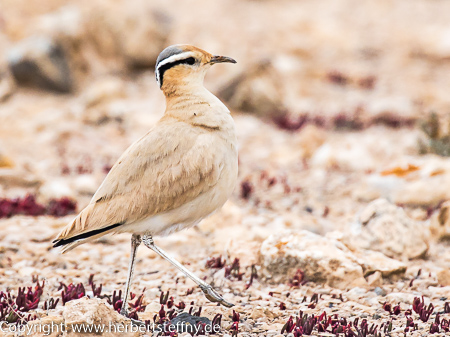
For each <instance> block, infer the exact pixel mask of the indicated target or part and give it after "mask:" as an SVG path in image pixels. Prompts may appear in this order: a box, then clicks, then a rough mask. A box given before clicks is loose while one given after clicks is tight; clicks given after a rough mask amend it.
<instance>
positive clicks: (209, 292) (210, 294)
mask: <svg viewBox="0 0 450 337" xmlns="http://www.w3.org/2000/svg"><path fill="white" fill-rule="evenodd" d="M200 289H201V290H202V291H203V293H204V294H205V297H206V298H207V299H208V300H209V301H211V302H217V303H220V304H222V305H223V306H225V307H227V308H231V307H232V306H234V304H233V303H230V302H227V301H225V299H224V298H223V297H222V296H221V295H220V294H219V293H218V292H216V291H215V290H214V289H213V287H211V286H210V285H207V286H200Z"/></svg>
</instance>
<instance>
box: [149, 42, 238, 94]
mask: <svg viewBox="0 0 450 337" xmlns="http://www.w3.org/2000/svg"><path fill="white" fill-rule="evenodd" d="M224 62H229V63H236V61H235V60H233V59H232V58H231V57H226V56H216V55H212V54H210V53H208V52H206V51H204V50H202V49H200V48H197V47H194V46H190V45H183V44H178V45H173V46H170V47H167V48H166V49H164V50H163V51H162V52H161V54H159V56H158V59H157V60H156V67H155V74H156V81H157V82H158V85H159V87H160V88H161V90H162V91H163V92H164V93H166V94H168V93H170V92H173V91H176V90H177V87H180V86H185V85H188V86H192V87H194V86H196V85H202V84H203V79H204V77H205V74H206V71H207V70H208V69H209V67H210V66H211V65H213V64H215V63H224Z"/></svg>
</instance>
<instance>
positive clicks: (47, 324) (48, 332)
mask: <svg viewBox="0 0 450 337" xmlns="http://www.w3.org/2000/svg"><path fill="white" fill-rule="evenodd" d="M25 329H26V330H25V331H26V334H25V335H26V336H30V337H44V336H49V337H56V336H61V335H62V333H63V331H65V328H64V319H63V318H62V317H61V316H46V317H43V318H41V319H39V320H35V321H31V322H28V324H27V325H26V327H25Z"/></svg>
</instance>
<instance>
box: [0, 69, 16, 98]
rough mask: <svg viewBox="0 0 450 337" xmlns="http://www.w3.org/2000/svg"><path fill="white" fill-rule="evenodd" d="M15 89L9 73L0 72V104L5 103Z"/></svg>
mask: <svg viewBox="0 0 450 337" xmlns="http://www.w3.org/2000/svg"><path fill="white" fill-rule="evenodd" d="M15 89H16V86H15V83H14V79H13V78H12V75H11V73H10V72H9V71H4V72H0V103H1V102H4V101H6V100H7V99H8V98H9V97H11V95H12V94H13V93H14V91H15Z"/></svg>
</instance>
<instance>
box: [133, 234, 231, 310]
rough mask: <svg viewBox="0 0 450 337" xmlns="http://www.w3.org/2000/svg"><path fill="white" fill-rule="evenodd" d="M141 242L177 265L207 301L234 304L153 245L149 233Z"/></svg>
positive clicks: (227, 304)
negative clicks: (198, 288)
mask: <svg viewBox="0 0 450 337" xmlns="http://www.w3.org/2000/svg"><path fill="white" fill-rule="evenodd" d="M142 242H143V243H144V245H145V246H146V247H147V248H150V249H151V250H153V251H154V252H155V253H157V254H158V255H159V256H161V257H162V258H164V259H165V260H167V261H169V262H170V263H171V264H173V265H174V266H175V267H177V268H178V269H179V270H180V271H181V272H182V273H183V274H184V275H186V276H187V277H189V278H190V279H191V280H192V281H194V282H195V283H196V284H197V285H198V286H199V287H200V289H201V290H202V291H203V293H204V294H205V297H206V298H207V299H208V300H209V301H211V302H218V303H220V304H222V305H224V306H226V307H228V308H230V307H232V306H233V305H234V304H232V303H229V302H227V301H225V299H224V298H223V297H222V296H221V295H219V294H218V293H217V292H216V291H215V290H214V289H213V287H212V286H211V285H209V284H208V283H206V282H204V281H203V280H201V279H199V278H198V277H197V276H195V274H193V273H192V272H190V271H189V270H188V269H186V267H184V266H183V265H182V264H181V263H179V262H178V261H177V260H175V259H174V258H172V257H170V256H169V255H167V253H166V252H165V251H163V250H162V249H161V248H159V247H157V246H155V243H154V242H153V238H152V236H151V235H144V236H143V237H142Z"/></svg>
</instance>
